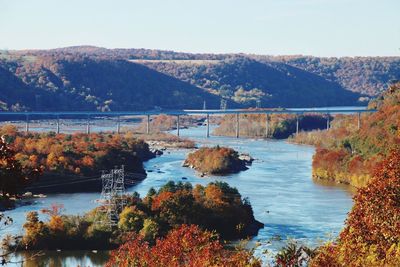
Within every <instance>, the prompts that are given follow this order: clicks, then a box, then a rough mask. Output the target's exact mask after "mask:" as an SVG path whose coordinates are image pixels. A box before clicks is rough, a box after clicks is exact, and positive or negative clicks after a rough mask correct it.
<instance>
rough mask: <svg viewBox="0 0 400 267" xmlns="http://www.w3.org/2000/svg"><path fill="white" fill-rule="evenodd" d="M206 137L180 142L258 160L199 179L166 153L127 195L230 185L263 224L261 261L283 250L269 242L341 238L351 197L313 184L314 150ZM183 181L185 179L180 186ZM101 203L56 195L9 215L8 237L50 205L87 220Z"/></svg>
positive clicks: (44, 260) (83, 259)
mask: <svg viewBox="0 0 400 267" xmlns="http://www.w3.org/2000/svg"><path fill="white" fill-rule="evenodd" d="M205 133H206V132H205V127H198V128H191V129H185V130H181V135H182V136H187V137H190V138H191V139H194V140H196V141H197V142H198V144H199V146H203V145H207V146H213V145H217V144H219V145H224V146H229V147H232V148H234V149H236V150H238V151H239V152H245V153H249V154H250V155H251V156H252V157H253V158H255V161H254V162H253V165H252V166H251V167H250V168H249V170H246V171H243V172H241V173H238V174H234V175H229V176H224V177H204V178H201V177H198V176H197V175H196V173H195V172H194V171H193V170H192V169H188V168H183V167H181V164H182V161H183V160H184V158H185V156H186V154H187V153H188V152H189V151H188V150H178V151H168V152H167V153H165V154H164V155H163V156H161V157H158V158H155V159H152V160H150V161H148V162H146V163H145V167H146V169H147V170H148V171H149V170H150V171H151V172H148V177H147V178H146V179H145V180H144V181H142V182H141V183H139V184H138V185H136V186H134V187H132V188H129V189H128V191H129V192H133V191H137V192H139V193H140V195H141V196H144V195H145V194H146V193H147V191H148V190H149V188H150V187H154V188H159V187H160V186H162V185H163V184H165V183H166V182H167V181H170V180H174V181H188V182H191V183H193V184H196V183H200V184H207V183H209V182H211V181H214V180H222V181H226V182H228V183H229V184H230V185H232V186H235V187H237V188H238V189H239V192H240V193H241V194H242V196H243V197H247V198H249V200H250V202H251V204H252V207H253V210H254V215H255V217H256V219H257V220H259V221H261V222H263V223H264V224H265V228H264V229H261V230H260V232H259V234H258V235H257V236H256V237H254V238H253V240H252V242H256V241H258V242H260V243H261V246H260V247H259V248H258V249H257V250H256V253H257V254H258V255H260V254H261V251H263V250H265V249H268V250H269V251H272V252H274V251H276V250H277V249H278V248H279V247H280V246H282V244H283V241H271V239H273V240H276V239H277V237H280V238H282V239H283V240H286V239H288V238H293V239H297V240H300V241H301V242H304V243H306V244H308V245H316V244H319V243H320V242H321V241H322V240H327V239H329V238H332V237H334V236H337V234H338V233H339V231H340V229H341V228H342V227H343V222H344V219H345V218H346V215H347V212H348V211H349V210H350V208H351V206H352V200H351V193H350V191H349V189H348V188H343V187H337V186H329V185H321V184H317V183H315V182H313V180H312V178H311V161H312V156H313V154H314V148H313V147H309V146H301V145H294V144H289V143H286V142H285V141H270V140H268V141H266V140H254V139H242V138H241V139H235V138H228V137H214V136H213V137H211V138H209V139H206V138H204V136H205ZM182 177H186V178H187V179H186V180H182ZM99 197H100V194H96V193H76V194H54V195H48V196H47V198H43V199H36V200H35V203H34V205H30V206H23V207H19V208H17V209H15V210H12V211H7V212H6V214H7V215H9V216H11V217H13V218H14V220H15V223H14V225H13V226H12V227H9V228H8V229H7V231H8V232H12V233H16V232H22V224H23V222H24V220H25V213H26V212H27V211H31V210H40V209H42V208H44V207H48V206H49V205H51V204H52V203H58V204H63V205H64V207H65V213H66V214H77V213H80V214H83V213H84V212H86V211H88V210H90V209H92V208H94V207H96V205H97V204H96V202H95V200H96V199H98V198H99ZM56 255H57V256H56ZM263 257H264V258H266V256H263ZM106 258H107V257H106V252H97V253H93V252H90V251H85V252H83V251H81V252H59V253H58V254H57V252H52V253H51V254H49V255H46V256H44V257H41V258H40V259H39V260H38V261H36V262H33V263H30V264H39V263H40V264H43V265H44V266H48V265H51V266H70V265H73V266H74V265H78V264H79V265H81V266H88V265H90V266H101V265H102V264H103V263H104V261H105V260H106ZM50 260H53V262H50ZM54 261H55V264H54ZM38 262H39V263H38ZM27 266H28V265H27ZM32 266H34V265H32Z"/></svg>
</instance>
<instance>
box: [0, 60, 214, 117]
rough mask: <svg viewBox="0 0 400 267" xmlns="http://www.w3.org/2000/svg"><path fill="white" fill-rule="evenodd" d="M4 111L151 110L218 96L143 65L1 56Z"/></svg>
mask: <svg viewBox="0 0 400 267" xmlns="http://www.w3.org/2000/svg"><path fill="white" fill-rule="evenodd" d="M0 90H1V96H0V101H1V108H2V109H3V110H15V111H16V110H86V111H89V110H91V111H93V110H100V111H108V110H113V111H118V110H148V109H154V108H156V107H162V108H166V109H174V108H176V109H183V108H197V109H200V108H202V107H203V101H204V100H205V101H207V105H208V106H209V107H210V108H217V107H219V104H220V100H219V98H218V97H217V96H215V95H213V94H210V93H208V92H205V91H204V90H202V89H200V88H198V87H195V86H193V85H190V84H189V83H185V82H183V81H180V80H178V79H175V78H173V77H171V76H168V75H165V74H162V73H160V72H157V71H154V70H152V69H149V68H147V67H145V66H143V65H139V64H135V63H131V62H128V61H126V60H118V59H98V58H95V59H92V58H88V57H77V58H58V57H57V58H56V57H23V58H18V59H17V60H15V59H13V60H7V61H0Z"/></svg>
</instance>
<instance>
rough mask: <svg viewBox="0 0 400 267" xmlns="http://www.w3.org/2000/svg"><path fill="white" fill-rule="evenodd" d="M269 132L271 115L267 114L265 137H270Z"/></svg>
mask: <svg viewBox="0 0 400 267" xmlns="http://www.w3.org/2000/svg"><path fill="white" fill-rule="evenodd" d="M268 133H269V115H268V114H266V119H265V138H268Z"/></svg>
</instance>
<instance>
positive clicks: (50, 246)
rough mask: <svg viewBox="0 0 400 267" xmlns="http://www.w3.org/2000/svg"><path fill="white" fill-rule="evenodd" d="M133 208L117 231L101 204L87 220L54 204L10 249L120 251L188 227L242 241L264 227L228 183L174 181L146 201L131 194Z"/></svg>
mask: <svg viewBox="0 0 400 267" xmlns="http://www.w3.org/2000/svg"><path fill="white" fill-rule="evenodd" d="M124 198H125V201H126V202H127V205H126V206H125V208H124V209H123V210H121V211H119V214H120V215H119V220H118V224H117V227H115V228H111V227H110V226H109V224H108V223H107V221H108V217H107V213H106V212H105V210H104V207H103V206H101V207H99V208H96V209H94V210H92V211H89V212H88V213H86V214H85V215H83V216H75V215H63V214H62V210H63V207H62V206H59V205H53V206H52V207H50V208H48V209H43V210H42V211H41V212H42V213H43V214H46V215H47V216H48V220H47V221H41V220H40V219H39V214H38V212H29V213H27V215H26V222H25V224H24V230H25V233H24V235H23V236H22V238H20V239H19V238H17V239H13V238H11V237H6V239H5V241H7V242H6V243H8V248H9V249H16V250H56V249H63V250H69V249H75V250H76V249H90V250H93V249H99V250H104V249H115V248H117V247H118V246H119V245H121V244H123V243H125V242H126V241H128V238H127V237H128V235H132V234H133V235H140V236H141V238H142V239H143V240H145V241H146V242H148V243H149V244H151V245H154V244H155V242H156V240H157V239H158V238H163V237H165V236H167V235H168V234H169V232H170V231H171V230H173V229H177V228H179V227H180V226H181V225H182V224H187V225H197V226H198V227H199V229H202V230H207V231H215V234H217V235H216V236H215V237H216V238H217V239H219V238H221V240H238V239H243V238H247V237H251V236H255V235H256V234H257V232H258V230H259V229H261V228H263V227H264V225H263V224H262V223H260V222H258V221H257V220H256V219H255V218H254V215H253V210H252V207H251V205H250V203H249V201H248V200H247V199H246V198H242V196H241V195H240V193H239V192H238V190H237V189H236V188H233V187H230V186H229V185H228V184H227V183H224V182H212V183H209V184H208V185H207V186H202V185H195V186H194V187H193V186H192V185H191V184H190V183H181V182H180V183H174V182H172V181H171V182H168V183H167V184H165V185H164V186H163V187H161V188H160V189H159V190H158V191H156V190H154V189H153V188H151V189H150V190H149V192H148V194H147V195H146V196H145V197H143V198H140V196H139V195H138V194H137V193H133V194H131V195H126V196H125V197H124Z"/></svg>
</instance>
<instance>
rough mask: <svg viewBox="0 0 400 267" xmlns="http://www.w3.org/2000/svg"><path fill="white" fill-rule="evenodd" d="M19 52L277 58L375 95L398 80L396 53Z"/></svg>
mask: <svg viewBox="0 0 400 267" xmlns="http://www.w3.org/2000/svg"><path fill="white" fill-rule="evenodd" d="M13 53H18V54H23V55H69V56H71V55H76V54H80V55H90V56H92V55H96V56H100V57H108V58H119V59H147V60H225V59H228V58H231V57H235V56H244V57H249V58H253V59H256V60H258V61H262V62H280V63H285V64H288V65H291V66H293V67H297V68H300V69H302V70H304V71H307V72H311V73H313V74H317V75H319V76H321V77H323V78H325V79H327V80H329V81H333V82H336V83H338V84H339V85H341V86H342V87H343V88H344V89H346V90H351V91H353V92H358V93H362V94H366V95H369V96H375V95H378V94H380V93H381V91H382V89H383V88H386V87H387V84H389V83H390V82H393V81H394V80H400V57H343V58H337V57H313V56H302V55H299V56H264V55H246V54H199V53H182V52H175V51H167V50H156V49H133V48H132V49H106V48H101V47H95V46H74V47H65V48H58V49H52V50H25V51H16V52H13Z"/></svg>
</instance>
